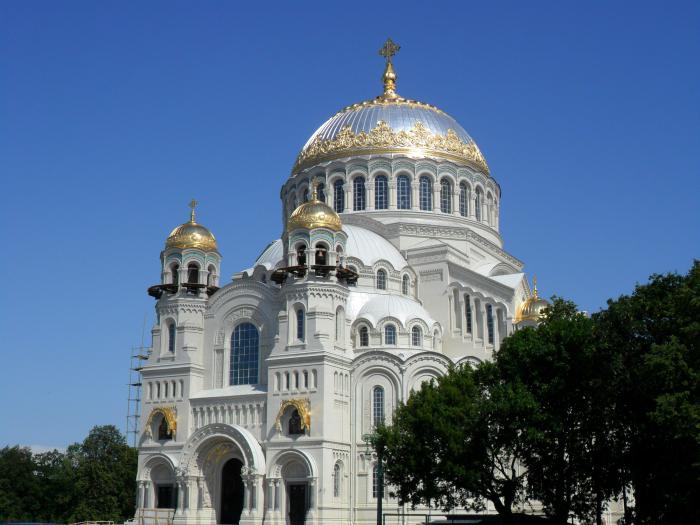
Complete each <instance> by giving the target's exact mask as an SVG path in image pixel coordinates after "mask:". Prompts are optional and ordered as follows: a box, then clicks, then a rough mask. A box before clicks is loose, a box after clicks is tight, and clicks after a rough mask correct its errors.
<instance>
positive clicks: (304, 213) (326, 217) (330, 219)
mask: <svg viewBox="0 0 700 525" xmlns="http://www.w3.org/2000/svg"><path fill="white" fill-rule="evenodd" d="M298 228H303V229H307V230H312V229H314V228H327V229H329V230H332V231H336V232H339V231H340V230H342V229H343V223H342V222H341V221H340V216H339V215H338V214H337V213H336V212H335V210H333V208H331V207H330V206H328V205H327V204H326V203H325V202H321V201H320V200H319V199H318V183H317V182H316V181H314V182H313V193H312V194H311V200H310V201H308V202H305V203H303V204H301V205H300V206H299V207H297V209H296V210H294V211H293V212H292V214H291V215H290V216H289V220H288V221H287V231H288V232H291V231H292V230H296V229H298Z"/></svg>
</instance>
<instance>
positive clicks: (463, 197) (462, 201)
mask: <svg viewBox="0 0 700 525" xmlns="http://www.w3.org/2000/svg"><path fill="white" fill-rule="evenodd" d="M459 214H460V215H461V216H462V217H466V216H467V215H469V190H468V189H467V183H466V182H462V183H461V184H460V185H459Z"/></svg>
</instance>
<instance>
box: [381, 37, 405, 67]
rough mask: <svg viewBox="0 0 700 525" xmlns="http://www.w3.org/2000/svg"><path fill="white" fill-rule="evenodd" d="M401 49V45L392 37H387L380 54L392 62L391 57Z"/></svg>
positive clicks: (388, 61)
mask: <svg viewBox="0 0 700 525" xmlns="http://www.w3.org/2000/svg"><path fill="white" fill-rule="evenodd" d="M399 49H401V46H399V45H397V44H395V43H394V41H393V40H392V39H391V38H387V39H386V42H384V45H383V46H382V47H381V49H380V50H379V54H380V55H382V56H383V57H384V58H386V61H387V63H391V57H393V56H394V55H395V54H396V53H398V52H399Z"/></svg>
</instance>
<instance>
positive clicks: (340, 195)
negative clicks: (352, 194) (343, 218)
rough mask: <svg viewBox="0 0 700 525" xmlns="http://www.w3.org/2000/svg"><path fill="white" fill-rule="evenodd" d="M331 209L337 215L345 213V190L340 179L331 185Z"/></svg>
mask: <svg viewBox="0 0 700 525" xmlns="http://www.w3.org/2000/svg"><path fill="white" fill-rule="evenodd" d="M333 208H334V209H335V211H336V212H338V213H343V212H344V211H345V190H344V189H343V181H342V179H336V181H335V182H334V183H333Z"/></svg>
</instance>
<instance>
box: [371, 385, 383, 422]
mask: <svg viewBox="0 0 700 525" xmlns="http://www.w3.org/2000/svg"><path fill="white" fill-rule="evenodd" d="M372 424H373V425H374V426H375V427H376V426H379V425H383V424H384V389H383V388H382V387H380V386H375V387H374V388H373V389H372Z"/></svg>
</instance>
